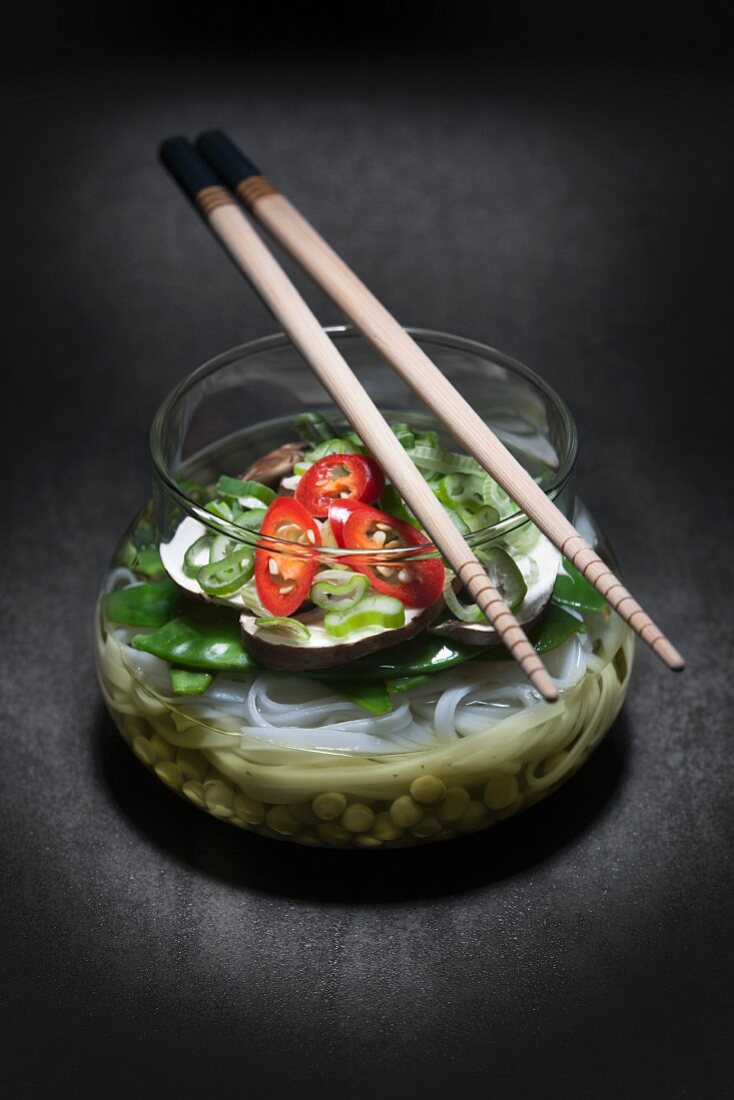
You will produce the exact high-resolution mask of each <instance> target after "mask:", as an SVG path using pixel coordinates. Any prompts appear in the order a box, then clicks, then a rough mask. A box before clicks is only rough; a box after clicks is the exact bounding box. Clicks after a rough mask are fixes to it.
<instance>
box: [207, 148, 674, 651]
mask: <svg viewBox="0 0 734 1100" xmlns="http://www.w3.org/2000/svg"><path fill="white" fill-rule="evenodd" d="M197 147H198V149H199V151H200V152H201V153H202V155H203V156H204V157H205V158H206V159H207V160H208V161H209V163H210V164H211V165H212V167H213V168H215V170H216V171H217V172H218V173H219V175H220V176H221V177H222V178H223V179H224V181H225V182H226V183H227V184H228V185H229V186H230V187H231V188H232V190H233V191H235V193H236V194H237V196H238V197H239V198H240V200H241V201H242V202H243V203H244V205H245V206H247V207H248V209H249V210H250V211H252V213H253V214H254V215H255V216H256V217H257V218H258V220H259V221H260V222H261V223H262V224H263V225H264V226H265V227H266V228H267V229H268V230H269V231H270V232H271V233H272V234H273V236H274V237H275V238H276V239H277V240H278V241H279V242H280V244H282V245H283V246H284V247H285V248H286V249H287V250H288V251H289V252H290V253H291V255H292V256H293V257H294V258H295V259H296V260H297V261H298V262H299V263H300V264H301V266H302V267H303V268H304V269H305V270H306V271H307V272H308V274H309V275H310V276H311V277H312V278H313V279H314V280H315V282H317V283H318V284H319V286H321V287H322V289H323V290H325V291H326V293H327V294H328V295H329V297H330V298H332V299H333V301H334V302H336V304H337V305H338V306H339V307H340V308H341V309H342V310H343V311H344V313H345V314H346V316H347V317H349V318H350V320H352V321H353V322H354V324H355V325H356V326H357V328H358V329H359V330H360V332H362V334H363V335H364V336H365V337H366V339H367V340H368V341H369V342H370V343H371V344H372V345H373V347H375V348H376V349H377V351H378V352H379V353H380V355H382V357H383V358H384V359H385V360H387V362H388V363H390V365H391V366H392V367H394V369H395V370H396V371H397V373H398V374H399V375H400V377H401V378H402V379H403V381H404V382H406V383H407V385H409V386H410V387H411V388H412V389H413V390H415V392H416V393H417V394H418V396H419V397H420V398H421V399H422V400H423V401H424V403H425V404H426V405H427V406H428V408H430V409H431V410H432V412H433V413H435V415H436V416H437V417H438V418H439V420H441V421H442V422H443V423H444V424H445V425H446V427H447V428H448V429H449V431H450V432H451V433H452V434H453V435H454V436H456V437H457V438H458V439H459V440H460V441H461V443H462V444H463V446H464V447H465V448H466V450H467V451H468V452H469V453H470V454H471V455H473V456H474V458H476V460H477V461H478V462H479V463H480V464H481V465H482V466H483V467H484V469H485V470H487V472H488V473H489V474H491V476H492V477H493V478H494V479H495V481H497V482H498V483H499V484H500V485H501V486H502V488H503V489H504V490H505V492H506V493H507V494H508V495H509V496H510V497H511V498H512V499H513V500H514V501H516V502H517V504H519V505H520V507H521V508H522V510H523V512H525V514H526V515H527V516H528V517H529V518H530V519H531V520H532V521H533V523H534V524H535V525H536V526H537V527H538V528H539V529H540V530H541V531H542V532H543V534H544V535H546V536H547V538H549V539H550V541H551V542H552V543H553V544H554V545H555V546H556V547H557V548H558V549H559V550H560V552H561V553H562V554H563V555H564V557H565V558H567V559H568V561H570V562H571V563H572V564H573V565H574V566H575V567H576V568H577V569H578V570H579V571H580V572H581V573H582V574H583V575H584V576H585V577H586V579H587V580H588V581H589V582H590V583H591V584H592V585H593V586H594V588H596V589H597V591H598V592H600V593H601V595H602V596H603V597H604V599H605V600H606V601H607V603H608V604H609V605H610V606H611V607H612V608H614V610H615V611H616V612H617V614H618V615H620V617H621V618H622V619H624V621H625V622H626V623H628V624H629V626H630V627H631V628H632V629H633V630H634V631H636V633H637V634H639V636H640V638H642V640H643V641H644V642H646V643H647V645H649V646H650V648H651V649H652V650H653V651H654V652H655V653H656V654H657V655H658V657H660V658H661V660H663V661H664V662H665V664H666V665H668V667H669V668H671V669H673V670H674V671H679V670H680V669H682V668H683V667H684V664H685V662H684V660H683V657H682V656H681V655H680V653H679V652H678V650H677V649H676V648H675V647H674V646H673V645H672V643H671V642H670V641H669V640H668V639H667V638H666V637H665V635H664V634H663V633H662V631H661V630H660V628H659V627H658V626H656V625H655V623H654V622H653V621H652V619H651V618H650V616H649V615H648V614H647V613H646V612H645V611H644V610H643V609H642V608H641V607H640V605H639V603H637V601H636V600H635V599H634V598H633V597H632V596H631V595H630V593H629V592H628V591H627V589H626V588H625V587H624V585H623V584H622V582H621V581H620V580H619V578H618V577H616V576H615V575H614V573H613V572H612V571H611V570H610V569H609V567H608V566H607V565H606V564H605V562H604V561H602V559H601V558H600V557H599V555H598V554H597V553H596V551H595V550H594V549H592V547H591V546H590V545H589V544H588V543H587V542H586V540H585V539H584V538H583V536H582V535H580V534H579V532H578V531H577V530H576V528H575V527H574V526H573V524H572V523H571V522H570V520H568V519H566V517H565V516H564V515H563V513H562V512H561V511H560V510H559V509H558V508H557V507H556V506H555V504H554V503H553V502H552V501H551V500H549V499H548V497H547V496H546V495H545V493H544V492H543V490H542V489H541V488H540V486H538V485H537V484H536V483H535V482H534V481H533V479H532V477H531V476H530V474H528V472H527V471H526V470H525V469H524V467H523V466H522V465H521V464H520V463H519V462H518V461H517V459H516V458H515V457H514V456H513V455H512V454H511V453H510V452H509V451H508V450H507V448H506V447H505V446H504V445H503V444H502V443H501V442H500V440H499V439H498V438H497V436H496V435H495V434H494V432H492V430H491V429H490V428H489V427H488V426H487V424H485V423H484V421H483V420H482V419H481V417H480V416H479V415H478V414H477V413H476V412H475V410H474V409H473V408H472V407H471V405H469V403H468V402H467V401H466V400H465V399H464V398H463V397H462V396H461V394H460V393H459V392H458V391H457V390H456V389H454V387H453V385H452V384H451V383H450V382H449V380H448V379H447V378H446V377H445V376H444V375H443V374H442V373H441V371H440V370H439V369H438V367H437V366H436V365H435V364H434V363H433V362H432V361H431V360H430V359H429V357H428V356H427V355H426V353H425V352H424V351H423V350H422V349H421V348H420V347H419V346H418V344H417V343H416V342H415V340H413V338H412V337H411V336H410V335H409V334H408V333H407V332H406V331H405V329H403V328H402V327H401V326H400V324H399V323H398V321H397V320H396V319H395V318H394V317H393V316H392V314H391V313H389V312H388V310H387V309H386V308H385V307H384V306H383V305H382V304H381V302H379V301H378V300H377V298H376V297H375V296H374V294H372V293H371V291H370V290H368V288H367V287H366V286H365V285H364V283H363V282H362V281H361V280H360V279H359V278H358V276H357V275H355V273H354V272H353V271H352V270H351V269H350V268H349V267H348V266H347V265H346V264H345V263H344V261H343V260H342V259H341V258H340V257H339V256H338V255H337V254H336V253H335V252H334V250H333V249H332V248H331V247H330V246H329V245H328V244H327V243H326V241H325V240H324V239H323V238H322V237H321V236H320V235H319V234H318V233H317V232H316V230H315V229H314V228H313V226H312V225H310V223H309V222H308V221H307V220H306V219H305V218H304V217H303V215H302V214H299V212H298V211H297V210H296V209H295V207H294V206H292V204H291V203H290V202H289V201H288V200H287V199H286V198H285V196H284V195H281V194H280V193H279V192H278V191H276V189H275V188H274V187H273V185H272V184H271V183H270V182H269V181H268V180H267V179H266V178H265V177H264V176H263V175H262V174H261V173H260V172H259V171H258V169H257V168H255V166H254V165H253V164H252V163H251V162H250V161H249V160H248V159H247V157H245V156H244V155H243V154H242V153H241V152H240V150H239V149H238V148H237V146H236V145H234V143H233V142H232V141H230V140H229V138H227V137H226V135H225V134H223V133H221V131H218V130H215V131H211V132H209V133H206V134H203V135H202V136H201V137H200V138H199V140H198V142H197Z"/></svg>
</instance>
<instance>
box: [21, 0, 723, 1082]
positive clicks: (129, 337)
mask: <svg viewBox="0 0 734 1100" xmlns="http://www.w3.org/2000/svg"><path fill="white" fill-rule="evenodd" d="M3 49H4V52H5V54H6V60H5V65H4V67H3V77H2V85H3V97H2V115H1V116H0V117H2V125H3V139H4V141H3V149H4V152H5V156H4V163H3V169H2V197H3V202H2V204H1V213H0V216H1V217H2V220H3V233H2V241H3V260H4V263H3V286H2V292H3V305H4V310H3V313H4V321H5V338H4V352H5V364H4V370H3V375H2V387H3V411H4V430H3V444H4V447H5V449H6V452H7V454H6V456H5V462H4V469H5V470H6V472H7V473H6V479H5V487H4V488H5V491H4V496H5V511H6V512H7V511H9V517H8V518H6V519H5V520H4V524H3V530H4V537H3V563H4V581H3V586H2V596H1V597H0V599H1V600H2V622H3V631H2V639H3V642H2V644H3V652H2V662H3V666H2V667H3V674H2V688H3V697H4V703H3V708H2V713H3V715H4V718H5V721H4V722H3V729H2V737H1V740H0V776H1V778H2V786H3V796H2V803H1V804H0V814H2V820H1V821H0V837H1V838H2V839H1V840H0V844H1V845H2V852H3V859H2V868H3V870H2V875H3V886H4V890H3V894H4V901H3V905H2V908H1V909H0V972H1V973H2V983H1V985H0V988H1V989H2V994H1V996H2V1000H3V1003H4V1007H5V1016H4V1022H3V1024H2V1027H1V1028H0V1035H1V1036H2V1040H1V1042H2V1044H3V1045H4V1047H5V1050H4V1052H3V1055H4V1056H3V1058H2V1067H3V1068H2V1070H0V1074H2V1077H3V1078H4V1079H5V1081H6V1082H7V1084H6V1093H7V1095H10V1096H12V1097H40V1096H44V1097H47V1096H56V1095H66V1094H67V1093H68V1092H71V1091H73V1092H74V1093H75V1094H76V1095H78V1096H82V1097H87V1096H89V1097H95V1096H100V1095H106V1096H111V1097H118V1096H119V1097H129V1096H148V1095H150V1096H153V1095H157V1096H179V1097H187V1098H188V1097H194V1096H196V1097H198V1096H206V1095H222V1094H226V1095H237V1094H243V1095H249V1096H261V1095H264V1094H266V1093H267V1094H275V1093H276V1092H280V1091H282V1090H284V1089H288V1090H290V1091H291V1093H292V1094H293V1095H301V1094H302V1095H312V1094H315V1093H319V1094H321V1093H324V1092H326V1091H327V1090H328V1091H329V1092H330V1093H332V1094H334V1095H341V1096H355V1097H363V1096H365V1097H366V1096H372V1095H375V1096H384V1097H393V1096H398V1095H400V1096H402V1097H406V1096H408V1097H414V1096H416V1097H431V1098H433V1097H436V1098H438V1097H444V1096H446V1095H450V1094H452V1093H455V1094H457V1095H460V1094H462V1093H467V1094H479V1093H486V1094H500V1093H501V1094H502V1095H507V1096H514V1097H525V1096H528V1097H530V1096H536V1095H547V1096H551V1097H556V1096H559V1097H560V1096H563V1097H569V1098H570V1097H573V1098H575V1097H579V1098H581V1097H602V1098H606V1097H609V1098H615V1097H621V1096H624V1097H634V1098H637V1097H658V1096H665V1097H694V1098H698V1097H703V1098H708V1097H719V1096H723V1095H724V1094H725V1093H726V1092H727V1087H728V1085H729V1083H730V1079H731V1078H730V1075H731V1073H732V1071H734V1065H733V1064H732V1058H731V1028H732V1023H733V1022H734V1021H733V1020H732V1010H731V1003H732V996H731V992H732V990H731V977H732V953H731V938H732V920H731V918H732V895H731V886H730V876H731V862H730V852H731V843H732V839H733V838H732V812H731V799H732V787H733V784H732V774H731V752H730V743H731V735H732V721H731V702H732V692H731V667H732V657H733V656H734V646H733V645H732V626H731V613H730V605H731V586H732V568H731V540H732V533H733V532H732V519H731V505H730V500H731V495H730V494H731V468H732V450H731V442H730V436H731V432H730V424H731V412H730V399H729V393H730V386H729V374H730V371H731V361H732V334H731V324H730V319H729V318H730V313H731V305H730V303H731V298H732V290H733V289H734V286H733V280H732V271H731V253H732V232H731V231H732V202H731V194H732V184H733V183H734V174H733V173H732V159H733V156H732V148H733V145H732V137H733V134H732V118H733V115H732V99H733V95H732V93H733V91H734V88H733V87H732V81H731V60H732V54H731V16H730V15H729V14H728V6H726V5H724V4H723V3H722V4H717V3H710V4H696V3H692V4H688V5H686V6H685V7H684V8H681V9H675V8H671V7H670V6H668V7H666V8H657V7H656V6H646V5H639V4H638V5H632V4H621V5H620V4H616V5H613V6H612V5H608V6H601V7H600V6H598V5H597V6H594V7H593V9H592V8H591V6H589V7H588V8H586V9H585V10H584V12H583V14H581V15H577V14H576V12H572V11H571V10H570V9H567V8H563V7H560V8H559V7H558V6H557V5H541V4H535V3H520V4H512V5H511V4H488V5H479V4H473V3H468V2H461V0H457V2H456V3H453V4H439V3H424V4H417V3H415V4H413V3H407V4H401V5H398V4H390V3H385V2H382V3H372V4H369V5H368V4H356V5H352V6H351V7H350V8H349V9H348V10H347V11H342V12H338V11H335V12H331V11H327V10H318V11H314V10H312V6H311V5H303V6H302V7H300V8H299V9H298V10H297V11H296V12H295V13H291V14H288V15H286V13H285V11H284V10H280V9H276V8H273V9H272V10H271V11H258V12H253V11H250V10H249V9H248V8H246V7H245V8H243V6H242V5H241V4H235V3H229V2H223V3H219V4H217V5H216V6H209V7H205V6H202V5H198V6H196V7H194V6H193V5H191V6H190V8H188V9H187V8H185V7H183V6H181V5H174V4H166V5H161V6H160V7H158V8H151V7H149V6H146V5H143V4H142V3H140V4H133V3H128V4H117V5H115V6H114V7H112V6H109V7H105V8H103V7H102V6H101V5H92V4H91V3H90V4H66V5H63V6H61V5H59V6H58V7H47V8H43V7H41V8H39V7H37V6H33V7H30V6H28V8H27V10H26V9H23V10H16V11H15V13H14V15H13V16H12V17H11V22H10V23H9V25H8V26H7V27H6V33H5V35H4V38H3ZM212 126H220V127H222V128H225V129H227V130H228V131H229V132H230V133H231V134H232V136H233V137H234V138H235V139H236V140H238V141H239V142H240V143H241V144H242V146H243V147H244V149H245V150H246V151H247V152H248V153H249V155H250V156H252V157H253V159H254V160H255V161H256V163H258V164H259V165H261V166H262V168H263V170H264V171H265V172H266V173H267V174H268V175H270V176H271V178H272V179H273V180H274V181H275V182H276V184H278V185H280V187H281V188H282V189H283V190H284V191H285V192H286V193H287V194H288V195H289V197H291V198H292V199H293V200H294V201H295V202H296V203H297V205H298V206H299V207H300V208H301V209H302V211H303V212H304V213H305V214H306V215H307V216H308V217H309V218H311V219H312V220H313V222H314V223H315V224H316V226H317V227H318V228H319V229H320V230H321V231H322V232H323V233H324V234H325V236H326V237H327V238H328V239H329V240H330V241H331V242H332V243H333V244H334V245H335V246H336V247H337V249H338V250H339V251H341V252H342V253H343V255H344V256H345V258H346V259H347V260H348V261H349V262H350V263H351V264H352V265H353V266H354V267H355V268H356V269H357V270H358V271H359V272H360V273H361V274H362V275H363V276H364V277H365V279H366V281H367V283H368V284H369V285H370V286H371V287H372V288H373V289H374V290H375V291H376V292H377V294H378V295H379V296H380V297H381V298H383V300H384V301H385V302H386V304H388V305H389V306H390V307H391V308H392V309H393V310H394V312H395V313H396V314H397V315H398V316H399V317H400V318H401V319H402V320H403V321H404V322H405V323H408V324H410V323H412V324H416V325H422V326H427V327H433V328H436V329H443V330H446V331H449V332H456V333H459V334H462V335H467V336H472V337H475V338H477V339H479V340H482V341H485V342H487V343H490V344H493V345H495V346H497V347H499V348H502V349H503V350H505V351H507V352H509V353H511V354H513V355H515V356H517V357H519V358H520V359H522V360H523V361H525V362H526V363H528V365H530V366H532V367H533V368H534V369H535V370H537V371H539V372H540V373H541V374H543V375H544V376H545V377H546V378H547V379H548V381H549V382H550V383H551V384H552V385H553V386H555V387H556V388H557V389H558V390H559V391H560V392H561V393H562V394H563V395H564V397H565V398H566V399H567V401H568V403H569V405H570V406H571V409H572V411H573V413H574V415H575V417H576V419H577V422H578V425H579V429H580V434H581V457H580V462H579V467H578V481H579V488H580V491H581V494H582V495H583V497H584V499H585V500H586V501H587V502H588V503H590V504H591V505H592V507H593V510H594V512H595V514H596V515H597V517H598V518H599V520H600V521H601V523H602V525H603V526H604V528H605V529H606V530H607V531H608V533H609V535H610V537H611V539H612V541H613V544H614V546H615V548H616V550H617V552H618V554H619V556H620V558H621V560H622V562H623V565H624V567H625V570H626V576H627V578H628V580H629V583H630V586H631V588H632V590H633V591H634V592H635V593H636V594H637V595H638V596H639V598H640V599H641V601H642V602H643V603H644V604H645V605H646V606H647V607H648V608H649V609H650V610H651V611H652V612H653V614H654V615H655V616H656V617H657V618H659V620H660V622H661V625H662V626H663V627H664V628H665V629H666V630H667V631H668V632H669V633H670V635H671V637H672V638H673V639H674V640H675V641H676V642H677V643H678V644H679V645H680V647H681V648H682V649H683V651H684V652H685V654H686V655H687V657H688V661H689V665H688V669H687V670H686V672H685V673H684V674H683V675H682V676H680V677H678V678H674V677H672V676H671V675H670V674H669V673H667V672H666V671H665V670H664V669H663V668H662V666H660V665H659V664H658V663H657V662H656V661H655V659H654V658H653V657H652V656H651V655H650V654H649V653H648V652H647V651H645V652H642V651H639V654H638V662H637V668H636V673H635V676H634V678H633V685H632V690H631V693H630V698H629V701H628V703H627V705H626V707H625V710H624V712H623V715H622V717H621V718H620V720H619V721H618V722H617V723H616V726H615V727H614V729H613V731H612V733H611V734H610V735H609V736H608V738H607V739H606V741H605V742H604V744H603V745H602V747H601V748H600V749H599V750H598V752H597V754H596V756H595V757H594V758H593V759H592V760H591V761H590V763H589V764H588V765H587V766H586V767H585V769H584V770H583V771H582V772H581V773H580V774H579V775H578V776H577V777H576V778H574V779H573V780H572V781H571V783H570V784H569V785H568V786H567V787H566V788H564V789H563V791H562V792H560V793H558V794H557V795H556V796H554V797H553V798H552V799H551V800H549V801H548V802H547V803H545V804H543V805H541V806H539V807H537V808H535V809H533V810H532V811H530V812H529V813H528V814H527V815H525V816H523V817H521V818H519V819H518V820H516V821H514V822H508V823H506V824H504V825H501V826H498V827H496V828H495V829H494V830H492V831H490V832H489V833H487V834H478V835H475V836H473V837H470V838H467V839H464V840H461V841H454V842H451V843H450V844H446V845H443V846H437V847H435V848H427V849H425V850H421V849H418V850H415V851H409V850H407V851H396V852H392V853H376V854H372V855H371V854H369V853H364V854H356V853H355V854H345V853H339V852H314V851H309V850H305V849H304V850H301V849H299V848H295V847H289V846H288V845H285V844H283V845H278V844H275V843H272V842H269V841H265V840H261V839H258V838H255V837H248V836H246V835H243V834H241V833H239V832H235V830H228V829H227V828H226V827H225V826H224V825H221V824H219V823H217V822H215V821H213V820H210V819H208V818H207V817H205V815H203V814H201V813H198V812H197V811H195V810H194V809H193V808H191V807H189V806H188V805H186V804H184V803H183V802H180V801H178V800H177V799H176V798H175V797H174V796H173V795H171V794H170V793H169V792H168V791H167V790H165V789H164V788H163V786H162V785H161V784H160V783H158V782H157V781H156V780H154V779H152V778H151V777H150V776H149V775H148V774H147V773H146V772H145V771H144V770H143V769H142V768H141V766H140V765H139V763H138V762H137V761H136V760H135V759H134V758H133V756H132V755H131V754H130V753H129V751H128V750H127V748H126V747H125V746H124V745H123V743H122V741H121V740H120V738H119V737H118V736H117V735H116V733H115V732H114V730H113V729H112V727H111V724H110V722H109V721H108V719H107V718H106V717H105V713H104V710H103V708H102V705H101V702H100V701H99V698H98V694H97V689H96V684H95V680H94V670H93V662H92V639H91V619H92V610H93V605H94V600H95V596H96V592H97V588H98V585H99V581H100V578H101V575H102V572H103V570H104V567H105V565H106V562H107V560H108V558H109V556H110V554H111V552H112V550H113V548H114V545H115V543H116V540H117V538H118V537H119V535H120V533H121V530H122V528H123V527H124V526H125V524H126V523H127V520H128V518H129V517H130V516H131V515H132V513H133V512H134V511H135V510H136V508H137V507H138V506H139V505H140V504H141V503H142V501H143V499H144V497H145V495H146V492H147V486H148V483H149V472H148V459H147V449H146V448H147V426H148V424H149V422H150V419H151V417H152V415H153V413H154V411H155V409H156V407H157V405H158V404H159V403H160V401H161V399H162V398H163V396H164V395H165V394H166V392H167V391H168V390H169V388H170V387H171V386H172V385H173V384H174V383H175V382H176V381H177V380H178V379H179V378H180V377H181V375H182V374H184V373H186V372H188V371H189V370H190V369H192V368H193V367H194V366H196V365H197V364H199V363H200V362H201V361H203V360H204V359H206V358H209V357H210V356H212V355H213V354H215V353H217V352H219V351H221V350H223V349H225V348H227V347H230V346H232V345H234V344H237V343H241V342H244V341H246V340H249V339H252V338H255V337H258V336H262V335H265V334H267V333H269V332H271V331H273V330H274V328H275V325H274V323H273V321H272V320H271V319H270V318H269V317H268V315H267V314H266V312H265V311H264V309H263V307H262V306H261V305H260V303H259V302H258V301H257V300H256V298H255V297H254V295H253V294H252V292H251V291H250V289H249V288H248V287H247V286H246V285H245V284H244V283H243V282H242V280H241V278H240V276H239V275H238V274H237V273H236V272H235V271H234V269H233V268H232V267H231V266H230V265H228V263H227V262H226V261H225V260H224V259H223V256H222V254H221V253H220V251H219V249H218V246H217V245H216V243H215V242H214V241H213V240H212V239H211V238H210V237H209V235H208V234H207V231H206V230H205V228H204V226H203V225H202V224H201V223H200V222H198V221H197V219H196V217H195V216H194V215H193V213H192V212H191V210H190V209H189V208H188V207H187V205H186V203H185V201H184V200H183V198H182V197H181V195H180V194H179V193H178V191H177V190H176V189H175V188H174V186H173V185H172V183H171V181H170V180H169V179H168V178H167V177H166V175H165V174H164V172H163V171H162V169H161V168H160V166H159V165H158V163H157V160H156V148H157V145H158V143H159V141H160V140H161V139H162V138H164V137H166V136H169V135H170V134H172V133H177V132H181V133H185V134H187V135H189V136H194V135H195V134H196V133H197V132H199V131H200V130H201V129H204V128H208V127H212ZM298 281H299V285H300V286H301V287H302V288H303V289H304V291H305V293H306V296H307V297H308V300H309V301H310V302H311V303H312V304H313V305H314V307H315V308H316V310H317V312H318V313H319V316H320V317H321V318H322V319H323V320H324V322H331V321H335V320H337V319H338V317H337V315H336V313H335V312H334V310H333V308H332V307H331V306H330V305H329V304H328V303H326V302H325V300H324V299H323V298H322V297H321V296H320V294H319V293H318V292H316V291H314V290H313V289H312V288H311V287H310V286H309V285H308V284H307V282H306V281H305V279H304V278H303V277H302V276H298Z"/></svg>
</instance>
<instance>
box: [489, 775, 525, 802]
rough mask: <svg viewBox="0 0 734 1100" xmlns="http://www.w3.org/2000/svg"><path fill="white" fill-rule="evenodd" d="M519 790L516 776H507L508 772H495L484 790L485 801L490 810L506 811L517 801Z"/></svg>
mask: <svg viewBox="0 0 734 1100" xmlns="http://www.w3.org/2000/svg"><path fill="white" fill-rule="evenodd" d="M518 789H519V788H518V785H517V780H516V779H515V776H514V775H507V773H506V772H495V774H494V775H491V776H490V777H489V779H488V780H487V783H486V786H485V788H484V801H485V803H486V805H487V806H488V807H489V809H490V810H504V809H505V807H506V806H509V805H510V803H512V802H514V801H515V799H516V798H517V792H518Z"/></svg>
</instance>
